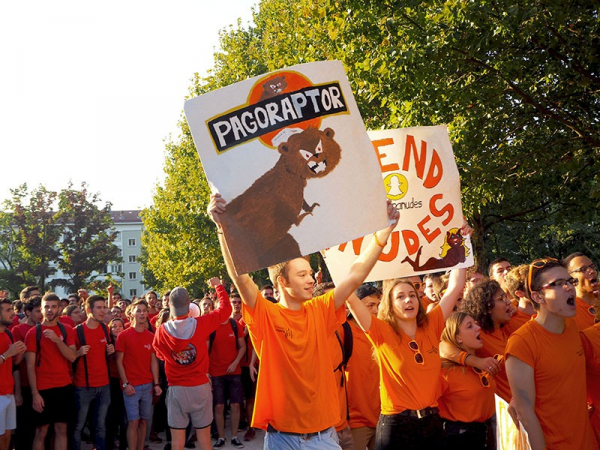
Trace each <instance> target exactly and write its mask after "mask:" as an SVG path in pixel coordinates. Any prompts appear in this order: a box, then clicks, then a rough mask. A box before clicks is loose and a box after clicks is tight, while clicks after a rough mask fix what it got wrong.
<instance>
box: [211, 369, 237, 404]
mask: <svg viewBox="0 0 600 450" xmlns="http://www.w3.org/2000/svg"><path fill="white" fill-rule="evenodd" d="M212 388H213V399H214V404H215V405H224V404H225V401H226V400H227V398H229V403H239V404H242V403H244V392H243V390H242V380H241V376H240V375H222V376H220V377H212ZM228 392H229V397H228V396H227V393H228Z"/></svg>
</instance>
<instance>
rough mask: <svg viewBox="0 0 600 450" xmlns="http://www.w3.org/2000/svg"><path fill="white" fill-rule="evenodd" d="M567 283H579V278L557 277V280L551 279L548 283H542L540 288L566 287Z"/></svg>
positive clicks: (575, 284) (572, 284)
mask: <svg viewBox="0 0 600 450" xmlns="http://www.w3.org/2000/svg"><path fill="white" fill-rule="evenodd" d="M567 283H568V284H570V285H571V286H573V287H575V286H577V285H578V284H579V280H578V279H576V278H569V279H568V280H565V279H564V278H559V279H558V280H554V281H551V282H550V283H546V284H545V285H543V286H542V287H541V288H540V290H542V289H548V288H555V287H562V288H564V287H566V286H567Z"/></svg>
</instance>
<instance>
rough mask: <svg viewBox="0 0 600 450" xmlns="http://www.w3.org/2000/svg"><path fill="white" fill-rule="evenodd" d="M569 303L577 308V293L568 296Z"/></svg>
mask: <svg viewBox="0 0 600 450" xmlns="http://www.w3.org/2000/svg"><path fill="white" fill-rule="evenodd" d="M567 305H569V306H571V307H573V308H575V295H570V296H569V297H568V298H567Z"/></svg>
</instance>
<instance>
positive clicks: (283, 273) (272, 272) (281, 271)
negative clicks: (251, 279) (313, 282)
mask: <svg viewBox="0 0 600 450" xmlns="http://www.w3.org/2000/svg"><path fill="white" fill-rule="evenodd" d="M300 258H302V259H305V260H306V261H307V262H308V263H309V264H310V259H309V258H308V256H300ZM294 259H297V258H294ZM290 261H293V260H290ZM290 261H285V262H282V263H279V264H275V265H274V266H270V267H269V268H268V269H267V270H268V271H269V279H270V280H271V283H273V286H275V287H276V288H277V289H279V283H278V282H277V278H279V277H283V279H284V280H285V281H289V280H288V274H287V266H288V264H289V262H290Z"/></svg>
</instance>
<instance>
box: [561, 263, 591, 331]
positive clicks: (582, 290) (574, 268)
mask: <svg viewBox="0 0 600 450" xmlns="http://www.w3.org/2000/svg"><path fill="white" fill-rule="evenodd" d="M563 265H564V266H565V267H566V268H567V270H568V271H569V274H570V275H571V276H572V277H573V278H575V279H577V281H578V284H577V286H576V287H575V290H576V292H577V299H576V306H577V314H576V315H575V323H577V328H579V331H581V330H585V329H586V328H588V327H591V326H592V325H594V308H592V307H593V305H594V303H595V302H596V300H597V299H598V287H599V283H598V268H597V267H596V265H595V264H594V263H593V262H592V260H591V259H590V258H588V257H587V256H585V255H584V254H583V253H581V252H576V253H571V254H570V255H569V256H567V257H566V258H565V259H564V260H563Z"/></svg>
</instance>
